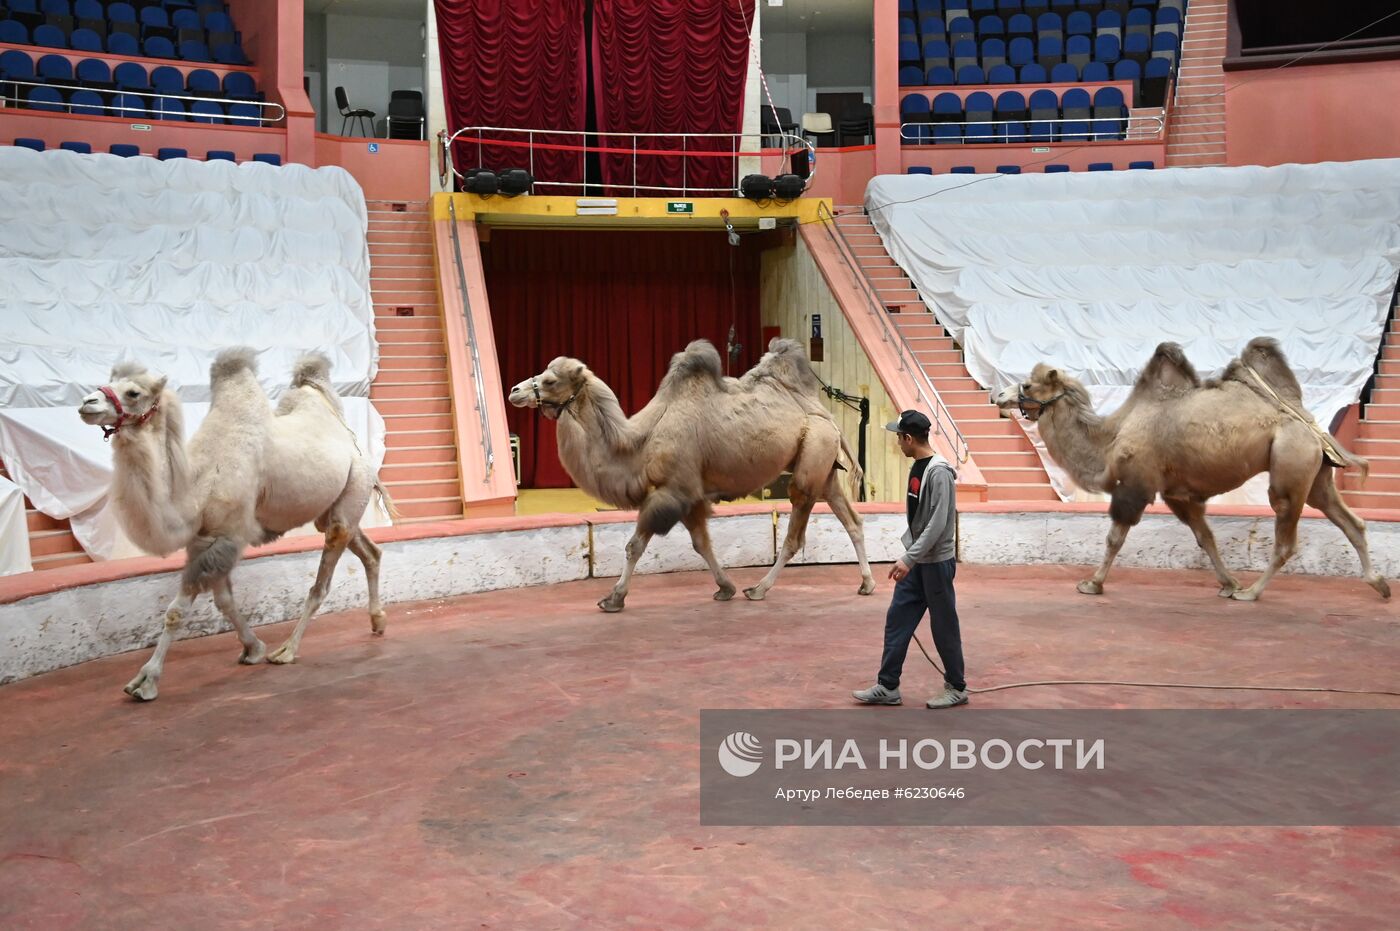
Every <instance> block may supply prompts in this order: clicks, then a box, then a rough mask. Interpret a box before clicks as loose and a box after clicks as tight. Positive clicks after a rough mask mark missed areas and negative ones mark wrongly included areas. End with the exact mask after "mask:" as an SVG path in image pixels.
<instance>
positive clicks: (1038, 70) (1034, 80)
mask: <svg viewBox="0 0 1400 931" xmlns="http://www.w3.org/2000/svg"><path fill="white" fill-rule="evenodd" d="M1049 80H1050V75H1048V74H1046V73H1045V69H1044V68H1042V67H1041V66H1040V65H1039V64H1037V63H1036V62H1031V63H1030V64H1029V65H1026V67H1024V68H1022V69H1021V83H1022V84H1045V83H1046V82H1048V81H1049Z"/></svg>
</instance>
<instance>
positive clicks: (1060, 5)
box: [1050, 0, 1074, 16]
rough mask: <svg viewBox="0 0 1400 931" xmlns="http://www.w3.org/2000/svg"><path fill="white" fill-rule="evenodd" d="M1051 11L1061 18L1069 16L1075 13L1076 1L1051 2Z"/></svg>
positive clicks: (1051, 0) (1060, 0)
mask: <svg viewBox="0 0 1400 931" xmlns="http://www.w3.org/2000/svg"><path fill="white" fill-rule="evenodd" d="M1050 9H1052V10H1054V11H1056V12H1057V13H1059V14H1060V15H1061V16H1068V15H1069V14H1070V13H1071V12H1073V11H1074V0H1050Z"/></svg>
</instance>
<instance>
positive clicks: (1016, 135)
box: [996, 91, 1028, 145]
mask: <svg viewBox="0 0 1400 931" xmlns="http://www.w3.org/2000/svg"><path fill="white" fill-rule="evenodd" d="M996 112H997V119H998V120H1000V121H1002V122H1004V123H1005V124H1006V126H1005V127H1004V128H1003V133H1004V134H1005V136H1006V141H1007V142H1009V143H1011V144H1013V145H1015V144H1018V143H1024V142H1026V141H1027V132H1026V122H1025V121H1026V116H1027V113H1028V111H1027V109H1026V98H1025V95H1023V94H1022V93H1021V92H1020V91H1003V92H1002V93H1000V94H998V95H997V111H996Z"/></svg>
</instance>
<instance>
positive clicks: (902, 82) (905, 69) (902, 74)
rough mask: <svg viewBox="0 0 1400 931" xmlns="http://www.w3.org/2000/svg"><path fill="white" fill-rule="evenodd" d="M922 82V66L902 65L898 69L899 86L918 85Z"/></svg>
mask: <svg viewBox="0 0 1400 931" xmlns="http://www.w3.org/2000/svg"><path fill="white" fill-rule="evenodd" d="M923 83H924V72H923V69H922V68H919V67H917V66H915V65H902V66H901V67H900V69H899V86H900V87H918V86H919V85H920V84H923Z"/></svg>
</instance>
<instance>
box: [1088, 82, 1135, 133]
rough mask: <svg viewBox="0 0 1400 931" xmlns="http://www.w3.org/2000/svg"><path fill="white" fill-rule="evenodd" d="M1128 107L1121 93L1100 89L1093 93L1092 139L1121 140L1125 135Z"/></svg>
mask: <svg viewBox="0 0 1400 931" xmlns="http://www.w3.org/2000/svg"><path fill="white" fill-rule="evenodd" d="M1127 119H1128V107H1127V104H1126V103H1125V102H1124V100H1123V92H1122V91H1121V90H1119V89H1118V88H1116V87H1101V88H1099V89H1098V90H1097V91H1095V92H1094V138H1095V139H1122V138H1123V137H1124V136H1125V135H1126V130H1127Z"/></svg>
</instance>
